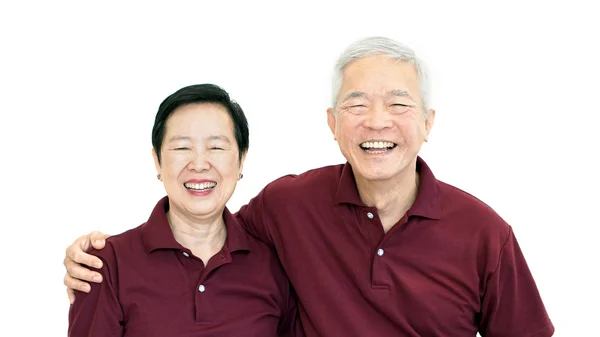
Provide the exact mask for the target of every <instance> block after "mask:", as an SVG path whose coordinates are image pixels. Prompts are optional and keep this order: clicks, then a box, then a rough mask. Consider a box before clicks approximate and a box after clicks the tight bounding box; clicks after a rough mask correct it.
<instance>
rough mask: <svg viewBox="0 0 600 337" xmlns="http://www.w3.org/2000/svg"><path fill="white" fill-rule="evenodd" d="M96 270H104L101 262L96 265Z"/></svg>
mask: <svg viewBox="0 0 600 337" xmlns="http://www.w3.org/2000/svg"><path fill="white" fill-rule="evenodd" d="M94 268H96V269H100V268H102V263H100V262H96V263H94Z"/></svg>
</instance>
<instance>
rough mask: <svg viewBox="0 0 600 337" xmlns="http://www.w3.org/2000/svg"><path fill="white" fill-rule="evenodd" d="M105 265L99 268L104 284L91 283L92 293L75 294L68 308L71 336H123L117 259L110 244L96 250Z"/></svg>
mask: <svg viewBox="0 0 600 337" xmlns="http://www.w3.org/2000/svg"><path fill="white" fill-rule="evenodd" d="M90 254H93V255H96V256H98V257H99V258H100V259H101V260H102V263H103V266H102V268H101V269H97V270H96V271H98V272H99V273H100V274H101V275H102V283H100V284H98V283H90V285H91V291H90V292H89V293H84V292H80V291H76V292H75V302H74V303H73V304H72V305H71V308H70V309H69V337H86V336H90V337H91V336H106V337H108V336H111V337H112V336H115V337H116V336H118V337H120V336H122V335H123V321H124V319H123V310H122V308H121V305H120V304H119V300H118V296H117V294H116V292H115V282H117V275H116V270H117V268H116V258H115V254H114V249H113V247H112V245H111V244H109V243H107V245H106V247H105V248H104V249H102V251H97V250H93V251H92V252H90Z"/></svg>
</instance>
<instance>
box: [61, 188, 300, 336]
mask: <svg viewBox="0 0 600 337" xmlns="http://www.w3.org/2000/svg"><path fill="white" fill-rule="evenodd" d="M168 207H169V203H168V199H167V198H166V197H165V198H163V199H162V200H161V201H159V203H158V204H157V205H156V207H155V208H154V211H153V212H152V215H151V216H150V218H149V219H148V222H146V223H145V224H143V225H141V226H139V227H137V228H135V229H132V230H129V231H127V232H125V233H122V234H120V235H116V236H113V237H111V238H109V239H108V241H107V244H106V247H105V248H104V249H102V250H95V251H93V254H94V255H97V256H99V257H100V258H101V259H102V261H103V262H104V266H103V267H102V268H101V269H100V270H99V272H100V273H101V274H102V275H103V277H104V281H103V282H102V283H100V284H95V283H93V284H92V290H91V292H90V293H81V292H77V299H76V301H75V303H74V304H73V305H72V306H71V309H70V312H69V336H71V337H82V336H102V337H105V336H140V337H151V336H157V337H159V336H160V337H167V336H168V337H171V336H172V337H175V336H176V337H188V336H189V337H192V336H194V337H208V336H213V337H230V336H256V337H265V336H303V334H302V332H301V327H300V325H299V323H298V319H297V317H298V315H297V307H296V300H295V295H294V293H293V290H292V289H291V287H290V283H289V280H288V279H287V277H286V276H285V274H284V272H283V270H282V268H281V265H280V264H279V261H278V260H277V257H276V255H275V252H274V251H272V249H271V248H270V247H268V246H267V245H265V244H264V243H262V242H260V241H258V240H256V239H255V238H253V237H251V236H249V235H248V234H246V232H245V231H244V230H243V229H242V228H241V227H240V225H239V224H238V223H237V221H236V220H235V218H233V216H232V215H231V214H230V213H229V211H228V210H227V209H225V211H224V213H223V218H224V220H225V223H226V226H227V238H226V241H225V245H224V247H223V249H222V250H221V251H220V252H219V253H218V254H216V255H215V256H213V257H212V258H211V259H210V260H209V262H208V264H207V266H206V267H205V266H204V263H203V262H202V260H200V259H199V258H197V257H195V256H194V255H193V254H192V252H191V251H190V250H189V249H187V248H184V247H183V246H181V245H180V244H179V243H177V241H175V238H174V236H173V233H172V231H171V229H170V227H169V223H168V221H167V217H166V212H167V210H168Z"/></svg>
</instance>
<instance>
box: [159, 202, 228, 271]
mask: <svg viewBox="0 0 600 337" xmlns="http://www.w3.org/2000/svg"><path fill="white" fill-rule="evenodd" d="M220 214H222V213H220ZM167 219H168V220H169V225H170V226H171V231H173V236H174V237H175V240H176V241H177V242H178V243H179V244H180V245H182V246H183V247H185V248H188V249H189V250H191V251H192V253H193V254H194V255H195V256H197V257H198V258H200V259H201V260H202V261H203V262H204V265H207V264H208V261H209V260H210V258H211V257H213V256H214V255H215V254H217V253H218V252H219V251H220V250H221V249H222V248H223V245H224V244H225V238H226V237H227V227H226V226H225V221H224V220H223V217H222V216H220V217H217V218H212V219H190V218H187V217H184V216H182V215H181V214H178V213H177V212H173V209H172V208H171V209H170V210H169V212H168V213H167Z"/></svg>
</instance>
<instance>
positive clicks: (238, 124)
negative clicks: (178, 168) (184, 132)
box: [152, 84, 250, 163]
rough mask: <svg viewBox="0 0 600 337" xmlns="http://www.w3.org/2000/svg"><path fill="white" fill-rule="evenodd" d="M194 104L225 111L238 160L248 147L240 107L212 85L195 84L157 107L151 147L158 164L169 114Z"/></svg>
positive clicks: (243, 118)
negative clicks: (229, 120) (211, 105)
mask: <svg viewBox="0 0 600 337" xmlns="http://www.w3.org/2000/svg"><path fill="white" fill-rule="evenodd" d="M194 103H214V104H219V105H221V106H222V107H224V108H225V110H227V113H228V114H229V117H231V120H232V121H233V133H234V135H235V140H236V142H237V145H238V149H239V160H240V161H241V160H242V156H243V155H244V153H245V152H246V151H248V148H249V146H250V140H249V138H250V135H249V130H248V120H246V115H244V111H243V110H242V107H240V105H239V104H238V103H237V102H235V101H233V100H232V99H231V98H230V97H229V93H227V91H225V90H223V89H222V88H221V87H219V86H217V85H214V84H195V85H190V86H187V87H184V88H181V89H179V90H177V91H176V92H174V93H173V94H171V95H170V96H169V97H167V98H165V100H164V101H163V102H162V103H161V104H160V106H159V107H158V112H157V113H156V118H155V119H154V126H153V127H152V147H153V148H154V151H155V152H156V156H157V157H158V162H159V163H160V149H161V147H162V143H163V138H164V136H165V129H166V126H167V120H168V119H169V117H170V116H171V114H172V113H173V112H174V111H175V110H176V109H177V108H179V107H181V106H183V105H186V104H194Z"/></svg>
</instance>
